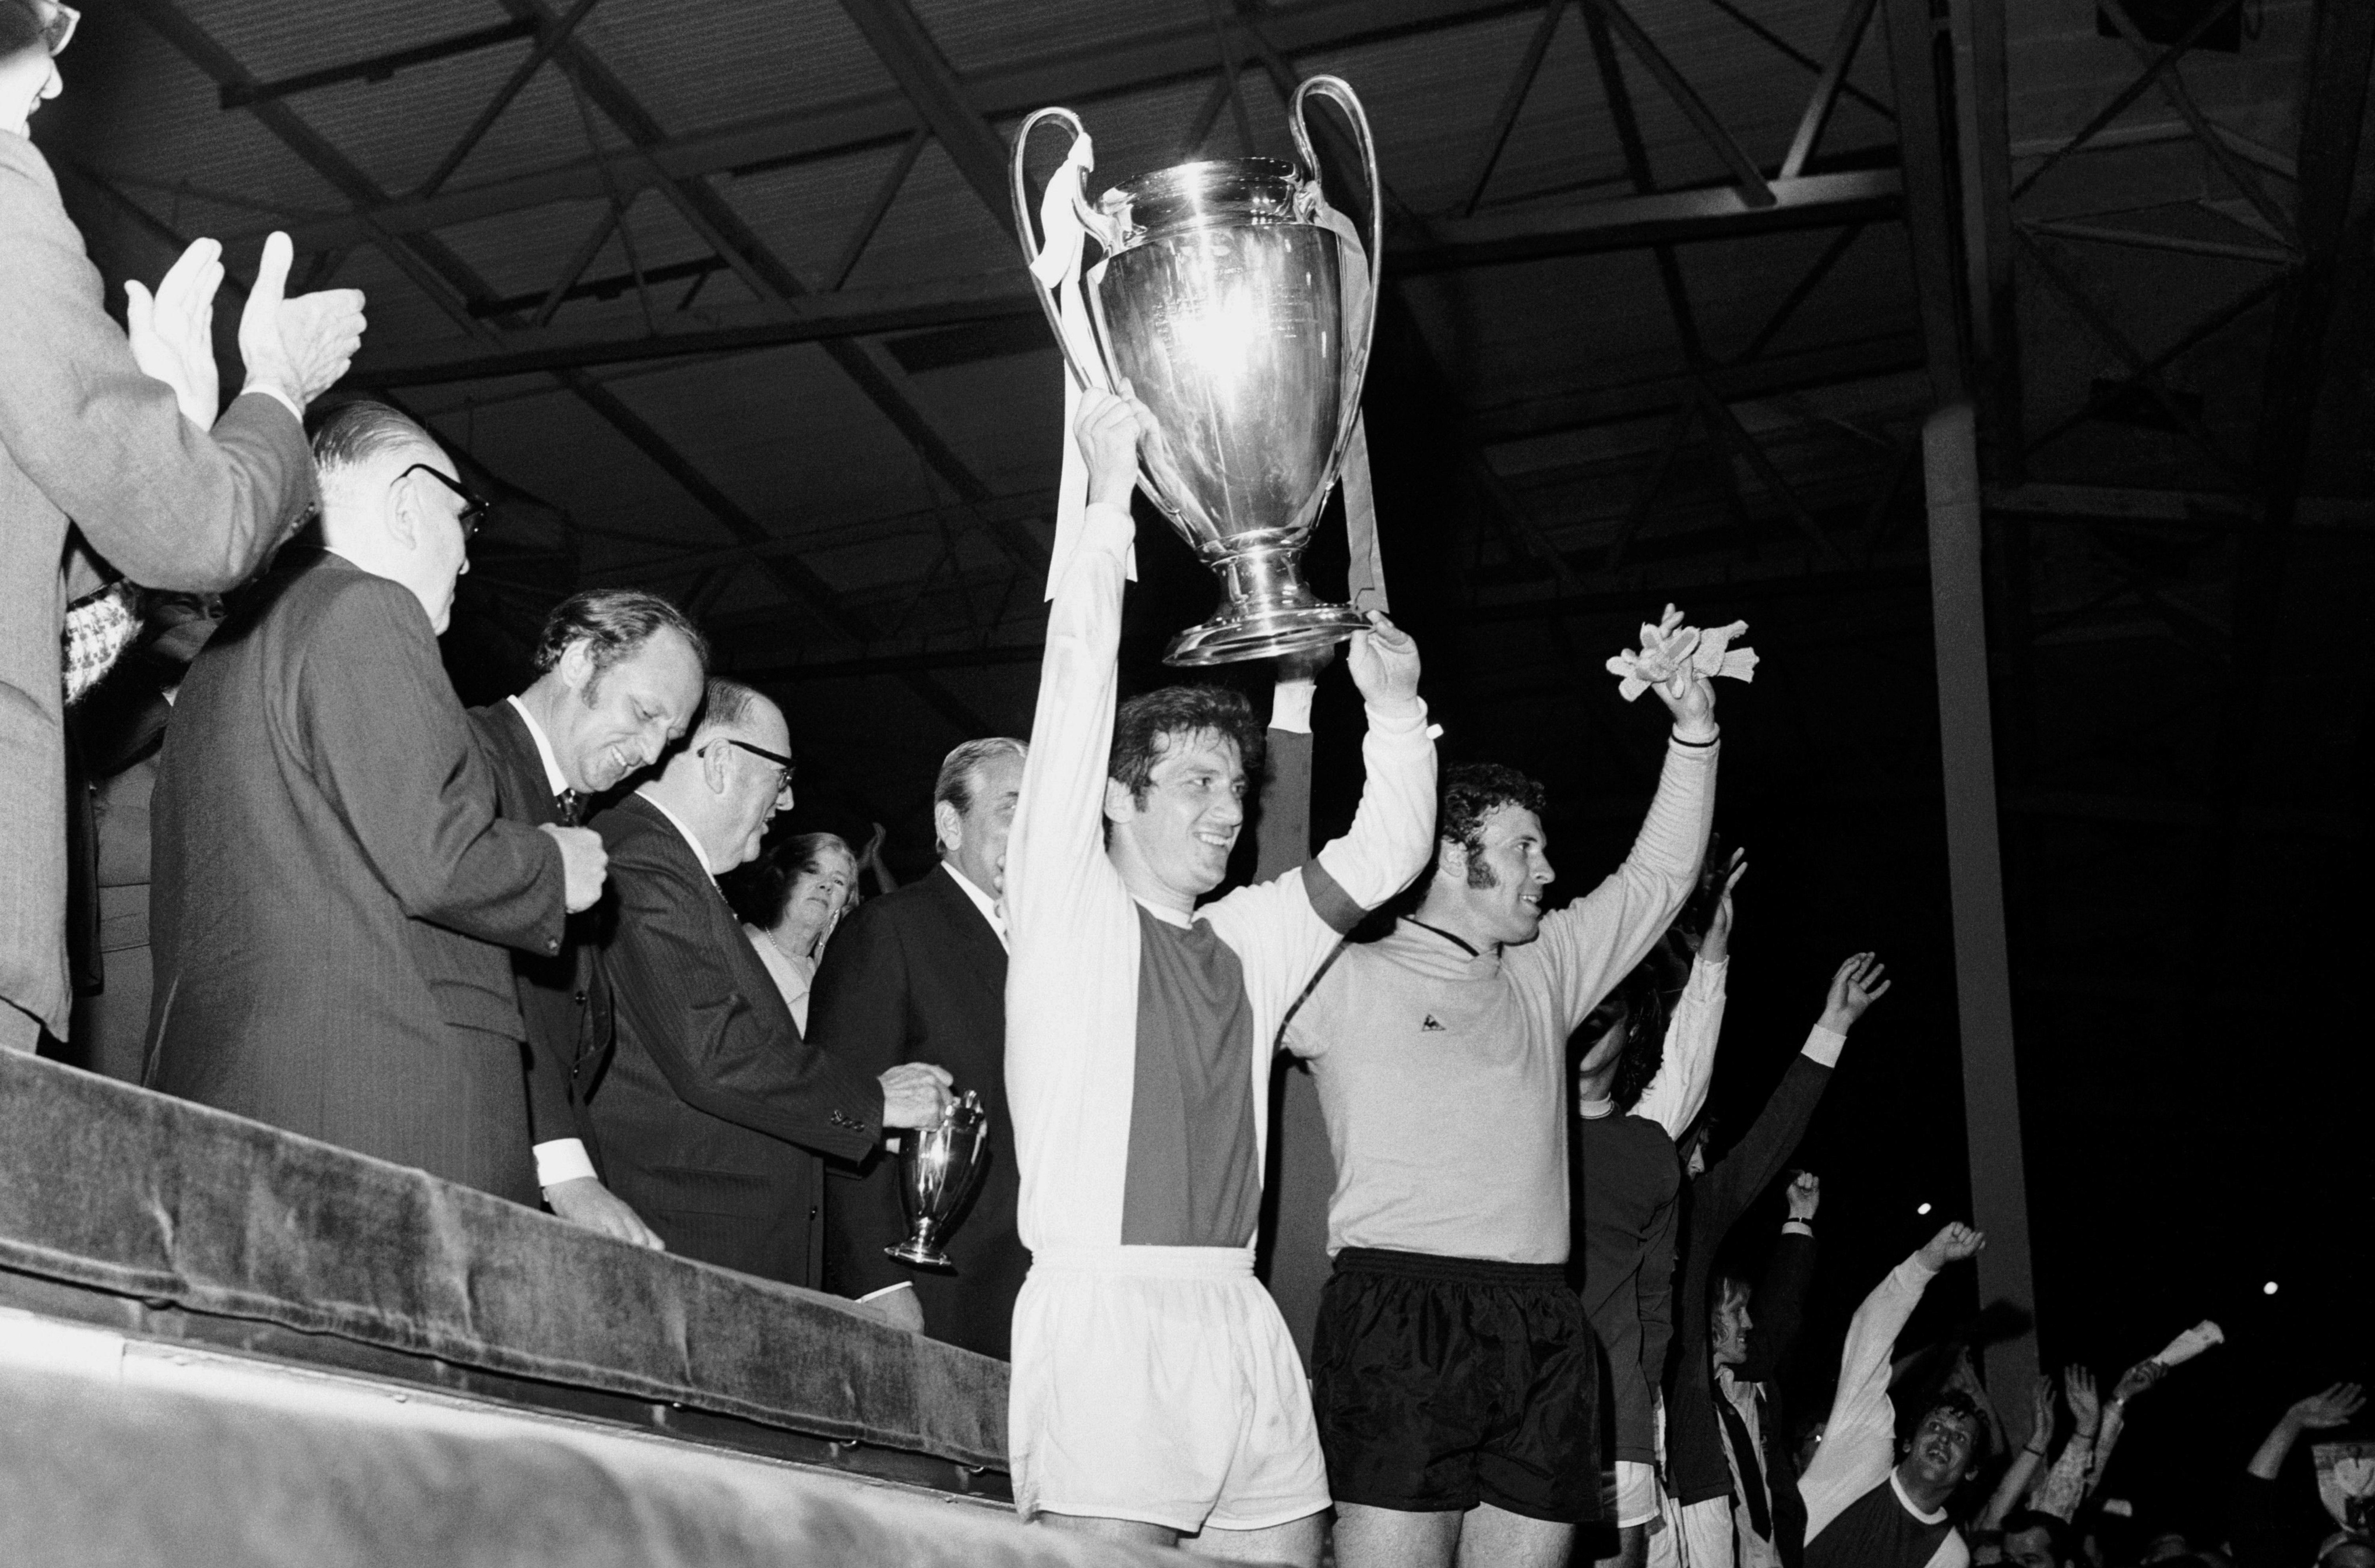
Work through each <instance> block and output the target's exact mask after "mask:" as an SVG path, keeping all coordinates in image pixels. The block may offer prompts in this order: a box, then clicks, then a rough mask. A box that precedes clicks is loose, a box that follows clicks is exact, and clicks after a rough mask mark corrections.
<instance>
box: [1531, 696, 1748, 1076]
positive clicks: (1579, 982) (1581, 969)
mask: <svg viewBox="0 0 2375 1568" xmlns="http://www.w3.org/2000/svg"><path fill="white" fill-rule="evenodd" d="M1652 690H1655V691H1656V692H1657V693H1658V697H1659V700H1660V701H1662V702H1664V703H1665V704H1666V706H1667V709H1668V710H1669V711H1670V712H1671V713H1672V714H1673V718H1674V733H1673V736H1672V738H1671V739H1670V740H1668V742H1667V744H1666V764H1665V768H1664V770H1663V771H1662V772H1660V774H1659V776H1658V793H1657V796H1656V797H1655V798H1653V799H1652V800H1651V801H1650V802H1649V815H1648V818H1647V819H1645V820H1644V821H1643V822H1642V824H1641V832H1640V836H1639V837H1637V838H1636V839H1635V840H1634V841H1633V850H1632V853H1631V854H1629V855H1626V856H1625V864H1623V865H1622V866H1620V867H1617V868H1616V870H1615V872H1614V873H1613V875H1611V876H1610V877H1609V878H1608V879H1607V880H1606V881H1604V882H1602V883H1601V884H1600V886H1598V887H1596V888H1594V889H1593V890H1591V891H1590V892H1589V893H1586V894H1585V895H1584V896H1583V897H1582V898H1579V899H1577V900H1576V901H1575V902H1573V903H1570V904H1568V905H1567V906H1566V908H1565V909H1561V910H1556V911H1554V912H1553V913H1552V914H1546V915H1544V916H1543V917H1542V936H1541V937H1540V938H1539V939H1538V942H1537V947H1538V949H1540V951H1541V952H1542V958H1543V961H1545V962H1546V963H1548V964H1549V966H1550V968H1551V973H1552V975H1553V977H1554V979H1553V983H1554V984H1555V985H1556V987H1557V992H1558V996H1559V998H1560V1005H1561V1007H1562V1008H1564V1009H1565V1012H1566V1017H1565V1018H1564V1019H1563V1020H1561V1023H1560V1027H1561V1028H1562V1029H1564V1030H1566V1031H1568V1032H1573V1030H1574V1029H1575V1027H1576V1026H1577V1024H1580V1023H1581V1022H1582V1021H1583V1020H1584V1017H1585V1015H1586V1014H1588V1013H1589V1012H1590V1011H1591V1009H1592V1008H1594V1007H1595V1006H1597V1005H1598V1004H1599V1001H1600V999H1601V997H1602V996H1606V995H1607V994H1608V993H1609V991H1610V990H1611V989H1612V988H1613V986H1614V985H1615V984H1616V983H1617V981H1619V980H1621V979H1622V978H1624V976H1625V974H1626V973H1629V972H1630V971H1631V970H1632V968H1633V966H1634V965H1635V964H1637V963H1638V962H1640V961H1641V960H1642V958H1643V956H1644V955H1646V954H1647V953H1648V950H1649V949H1650V947H1651V946H1652V945H1653V944H1655V943H1656V941H1657V940H1658V938H1659V937H1660V936H1662V935H1664V933H1665V929H1666V927H1667V925H1669V924H1671V923H1672V920H1673V918H1674V913H1675V911H1677V910H1679V909H1681V908H1682V907H1683V901H1684V900H1685V899H1687V898H1689V897H1690V895H1691V891H1692V890H1693V889H1694V888H1695V887H1696V885H1697V880H1698V871H1699V857H1700V856H1701V855H1704V854H1706V852H1707V829H1708V827H1709V825H1710V824H1711V823H1712V822H1713V821H1714V819H1715V767H1716V752H1717V749H1718V747H1717V732H1716V726H1715V689H1714V688H1713V687H1711V686H1709V685H1708V684H1707V678H1706V677H1704V676H1699V675H1693V676H1691V677H1690V684H1689V686H1688V688H1687V689H1686V690H1685V694H1684V696H1683V697H1681V698H1676V697H1673V696H1671V695H1669V694H1668V692H1667V691H1666V689H1665V688H1664V687H1662V686H1660V687H1655V688H1652Z"/></svg>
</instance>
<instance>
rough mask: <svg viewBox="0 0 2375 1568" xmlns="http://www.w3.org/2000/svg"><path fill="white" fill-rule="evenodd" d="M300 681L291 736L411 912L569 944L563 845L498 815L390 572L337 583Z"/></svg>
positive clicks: (476, 929)
mask: <svg viewBox="0 0 2375 1568" xmlns="http://www.w3.org/2000/svg"><path fill="white" fill-rule="evenodd" d="M331 630H332V631H334V633H335V634H334V635H331V636H328V637H325V638H322V639H319V640H318V641H317V644H316V646H315V649H314V651H313V653H311V654H308V656H307V658H306V661H305V663H304V666H303V667H302V668H301V670H300V671H299V674H298V677H297V682H296V713H295V714H294V725H295V729H296V732H297V733H296V734H295V735H294V736H293V737H291V739H292V741H293V743H294V746H295V747H296V748H297V749H298V750H299V751H300V753H301V755H303V756H304V757H305V759H306V762H307V765H308V767H309V768H310V770H311V771H312V772H313V776H314V778H315V779H316V780H317V781H319V783H320V784H321V786H322V790H323V793H324V795H325V796H327V797H328V799H329V800H330V802H331V804H332V805H333V806H334V807H335V808H337V811H338V813H339V815H340V816H341V817H342V818H343V819H344V820H345V821H346V824H347V826H348V828H349V831H352V832H353V834H354V836H355V839H356V842H357V843H360V845H361V846H362V850H363V853H364V855H366V856H367V857H369V859H370V861H371V863H372V869H373V870H374V871H376V872H377V873H378V874H379V877H380V879H381V880H382V881H383V882H384V883H385V884H386V886H387V888H388V889H389V890H390V891H392V892H393V893H394V894H395V895H396V902H397V903H398V904H399V905H400V906H401V907H402V908H403V910H404V912H405V914H408V915H411V916H412V917H413V918H415V919H417V920H425V921H428V922H429V923H430V924H431V925H443V926H444V927H446V928H447V929H448V930H453V931H458V932H460V933H462V934H463V935H464V936H466V937H478V938H479V940H481V941H486V942H494V943H497V944H500V945H501V946H503V947H507V948H517V949H521V950H522V951H525V952H531V953H553V952H558V951H559V950H560V949H561V930H562V925H563V923H564V921H565V920H566V918H567V910H566V907H565V895H566V887H565V883H564V878H563V874H562V871H561V848H560V846H559V845H558V844H556V843H553V842H552V840H551V838H550V837H549V836H548V835H546V834H544V833H541V832H538V831H537V830H536V829H534V828H530V827H527V826H525V825H524V824H522V823H518V822H506V821H504V820H502V819H501V818H499V817H498V816H497V815H496V814H495V782H494V775H493V773H492V772H490V770H489V769H488V767H487V760H486V758H485V757H484V756H482V755H481V754H480V753H479V748H478V745H477V743H476V741H475V740H474V739H473V738H472V737H471V734H470V725H469V721H468V719H467V718H466V717H465V716H464V714H463V713H462V708H461V705H460V704H459V703H457V702H456V701H455V700H454V687H453V683H452V682H451V681H449V680H448V679H447V678H446V676H445V669H444V666H443V665H441V664H440V663H439V662H438V659H437V643H436V639H435V638H434V636H432V635H431V631H430V629H429V619H428V617H427V616H426V615H425V614H424V613H423V612H422V610H421V608H420V603H419V600H418V599H416V598H414V597H413V596H412V595H411V593H410V592H409V591H408V590H407V589H405V588H404V587H402V586H400V585H398V584H395V583H391V582H388V581H386V580H385V579H384V578H377V577H369V576H359V577H358V578H357V579H356V580H355V581H354V582H353V583H352V584H350V585H349V586H348V587H347V588H345V589H344V590H343V591H342V592H341V593H340V595H339V597H338V600H337V606H336V608H335V609H334V611H333V612H332V618H331Z"/></svg>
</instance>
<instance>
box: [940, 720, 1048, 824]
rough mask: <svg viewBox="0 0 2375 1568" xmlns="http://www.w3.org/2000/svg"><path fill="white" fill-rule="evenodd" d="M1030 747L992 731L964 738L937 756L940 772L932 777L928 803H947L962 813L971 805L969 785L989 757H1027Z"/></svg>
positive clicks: (971, 793)
mask: <svg viewBox="0 0 2375 1568" xmlns="http://www.w3.org/2000/svg"><path fill="white" fill-rule="evenodd" d="M1030 752H1031V749H1030V748H1029V747H1027V746H1025V745H1023V744H1022V742H1021V741H1019V740H1017V739H1015V738H1014V737H1012V736H1008V735H993V736H988V737H985V738H983V739H980V740H968V741H965V742H964V743H963V744H962V745H960V746H958V747H957V748H956V749H954V750H952V751H951V752H950V753H949V754H948V755H947V756H946V757H943V758H941V759H940V776H939V778H937V779H934V780H933V781H932V804H933V805H935V806H939V805H943V804H945V805H949V806H953V807H955V808H957V815H958V816H960V817H962V816H963V815H964V814H965V813H966V812H968V811H970V810H972V809H973V788H974V784H975V782H977V780H978V779H979V777H980V775H981V770H982V766H983V764H985V763H987V761H988V760H990V759H991V758H992V757H1004V756H1008V755H1012V756H1016V757H1027V756H1029V755H1030Z"/></svg>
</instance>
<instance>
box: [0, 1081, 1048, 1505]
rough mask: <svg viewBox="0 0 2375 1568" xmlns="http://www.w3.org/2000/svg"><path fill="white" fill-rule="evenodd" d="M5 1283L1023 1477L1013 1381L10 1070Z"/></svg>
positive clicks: (910, 1338)
mask: <svg viewBox="0 0 2375 1568" xmlns="http://www.w3.org/2000/svg"><path fill="white" fill-rule="evenodd" d="M0 1269H5V1270H9V1271H14V1272H16V1273H18V1274H21V1275H30V1276H33V1277H35V1278H37V1279H50V1280H56V1281H61V1282H63V1283H65V1284H68V1285H73V1286H78V1287H82V1288H85V1289H90V1290H97V1291H107V1292H112V1293H113V1294H116V1295H120V1296H125V1297H130V1298H134V1299H136V1300H139V1301H144V1302H149V1303H159V1302H163V1303H172V1304H174V1305H176V1306H179V1307H183V1308H185V1309H187V1310H189V1311H191V1312H195V1313H204V1314H208V1315H219V1316H224V1317H231V1318H242V1319H250V1320H254V1321H258V1322H262V1323H266V1324H272V1325H278V1326H281V1327H284V1328H290V1329H296V1330H299V1331H301V1332H303V1333H308V1334H319V1335H329V1336H335V1337H337V1338H340V1339H344V1340H349V1341H352V1342H355V1343H358V1344H361V1345H367V1346H372V1347H377V1348H380V1349H382V1350H392V1351H396V1352H399V1353H402V1354H406V1355H411V1356H420V1357H434V1358H439V1359H441V1360H443V1361H446V1362H453V1363H456V1364H458V1365H461V1366H465V1367H475V1368H480V1369H483V1370H485V1371H488V1372H492V1373H502V1374H505V1375H507V1376H511V1377H516V1378H525V1379H531V1380H536V1381H538V1382H542V1383H550V1384H559V1385H566V1386H569V1387H573V1388H580V1389H589V1390H595V1391H598V1392H600V1393H604V1394H610V1395H618V1396H623V1397H629V1398H633V1399H638V1400H649V1401H654V1402H658V1403H663V1404H668V1405H678V1406H682V1407H684V1408H686V1409H691V1410H697V1411H708V1412H714V1413H716V1414H719V1415H724V1416H730V1417H736V1418H739V1419H741V1420H745V1421H756V1422H759V1423H761V1424H762V1425H765V1426H769V1427H774V1428H779V1429H784V1430H787V1431H791V1432H801V1433H807V1434H810V1435H813V1436H816V1437H821V1438H825V1439H830V1440H833V1441H835V1442H850V1441H856V1442H859V1443H863V1444H873V1445H876V1446H879V1447H883V1448H889V1449H894V1450H901V1451H904V1452H906V1453H910V1454H923V1455H930V1456H937V1457H939V1458H943V1459H948V1460H951V1461H954V1462H955V1463H957V1464H959V1465H963V1466H966V1467H970V1468H983V1469H991V1470H999V1471H1002V1470H1004V1468H1006V1458H1005V1449H1006V1367H1005V1365H1004V1364H1003V1363H1001V1362H995V1361H991V1360H989V1359H987V1358H986V1357H982V1356H976V1355H974V1354H972V1353H971V1352H969V1351H965V1350H958V1349H956V1348H955V1347H953V1346H950V1345H944V1344H941V1343H939V1342H938V1341H935V1340H930V1339H926V1338H921V1337H918V1336H915V1335H910V1334H905V1333H902V1332H900V1331H898V1330H896V1329H892V1328H891V1327H889V1326H885V1325H883V1324H880V1323H878V1322H876V1321H875V1320H873V1319H872V1318H870V1317H868V1316H866V1315H863V1314H861V1313H858V1312H857V1311H855V1310H853V1309H852V1307H851V1306H850V1304H849V1303H846V1302H844V1301H842V1300H840V1299H839V1298H836V1297H832V1296H825V1295H821V1294H818V1293H815V1292H813V1291H802V1290H798V1289H795V1288H793V1287H790V1286H786V1285H778V1284H774V1283H773V1282H771V1281H767V1280H762V1279H751V1278H750V1277H748V1276H744V1275H740V1274H736V1273H733V1272H731V1271H729V1270H727V1269H722V1268H715V1267H709V1266H707V1265H705V1264H699V1263H693V1262H690V1261H688V1260H686V1259H683V1258H677V1257H670V1256H666V1255H664V1254H658V1253H652V1252H646V1251H644V1250H642V1249H639V1248H636V1247H632V1246H629V1245H627V1244H624V1243H620V1242H614V1241H611V1240H609V1239H608V1238H607V1237H604V1236H600V1235H597V1234H596V1233H594V1232H590V1231H586V1230H583V1229H581V1228H579V1227H577V1226H573V1225H570V1224H566V1223H564V1222H562V1221H561V1220H555V1219H553V1218H552V1217H550V1216H549V1215H545V1214H540V1213H537V1212H535V1211H533V1210H530V1209H527V1208H521V1207H519V1206H518V1205H516V1204H512V1203H507V1202H505V1201H503V1200H502V1199H501V1198H497V1197H489V1196H488V1195H486V1194H484V1193H479V1192H476V1191H472V1190H470V1189H468V1188H467V1187H461V1186H456V1185H453V1184H451V1183H448V1182H443V1181H439V1180H437V1179H435V1178H433V1177H431V1176H429V1175H427V1174H425V1173H422V1172H419V1171H415V1170H410V1169H407V1168H405V1167H402V1166H397V1165H392V1164H388V1163H385V1162H384V1161H377V1160H372V1159H369V1158H367V1157H365V1156H362V1155H359V1154H355V1153H351V1152H349V1151H348V1150H346V1149H336V1148H332V1147H331V1146H329V1145H327V1144H324V1143H318V1142H315V1141H313V1140H312V1139H310V1138H298V1137H296V1136H294V1135H291V1134H289V1133H285V1132H282V1131H280V1130H278V1128H274V1127H268V1126H262V1125H261V1124H259V1123H255V1122H251V1121H247V1120H245V1119H244V1118H242V1117H238V1116H233V1115H229V1114H224V1113H222V1112H219V1111H214V1110H209V1109H207V1108H206V1107H204V1106H200V1105H194V1104H191V1103H188V1102H184V1101H180V1100H175V1099H171V1098H170V1097H168V1096H165V1095H161V1094H156V1093H152V1092H150V1091H146V1090H141V1089H136V1088H133V1087H131V1086H129V1085H126V1084H122V1083H117V1082H115V1081H113V1080H112V1079H103V1078H98V1077H94V1076H91V1075H89V1074H86V1073H83V1072H79V1071H77V1070H76V1069H74V1068H71V1067H64V1066H61V1065H59V1064H57V1063H54V1062H48V1061H42V1060H40V1059H38V1058H35V1057H32V1056H27V1055H18V1054H17V1053H14V1052H6V1051H0Z"/></svg>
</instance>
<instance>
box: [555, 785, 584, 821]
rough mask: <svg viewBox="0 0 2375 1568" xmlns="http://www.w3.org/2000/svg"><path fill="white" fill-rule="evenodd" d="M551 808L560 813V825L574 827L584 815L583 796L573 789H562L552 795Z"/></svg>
mask: <svg viewBox="0 0 2375 1568" xmlns="http://www.w3.org/2000/svg"><path fill="white" fill-rule="evenodd" d="M552 808H553V809H554V810H555V811H558V812H559V813H560V814H561V826H562V827H564V828H573V827H576V826H577V825H578V824H579V823H580V822H581V821H582V820H583V819H584V818H585V796H582V795H579V794H578V793H577V792H576V791H575V790H573V789H564V790H562V791H561V793H560V794H559V795H556V796H553V797H552Z"/></svg>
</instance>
